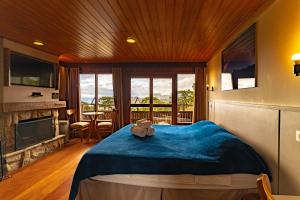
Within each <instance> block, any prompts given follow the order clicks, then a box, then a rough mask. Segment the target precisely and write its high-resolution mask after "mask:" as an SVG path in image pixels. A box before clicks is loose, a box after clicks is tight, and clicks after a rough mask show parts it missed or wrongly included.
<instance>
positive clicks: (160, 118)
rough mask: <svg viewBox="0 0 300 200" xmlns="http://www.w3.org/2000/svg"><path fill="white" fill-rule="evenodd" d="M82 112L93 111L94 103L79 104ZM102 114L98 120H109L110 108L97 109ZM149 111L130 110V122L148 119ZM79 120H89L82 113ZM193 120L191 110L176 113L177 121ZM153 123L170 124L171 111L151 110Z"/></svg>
mask: <svg viewBox="0 0 300 200" xmlns="http://www.w3.org/2000/svg"><path fill="white" fill-rule="evenodd" d="M81 111H82V112H91V111H94V105H81ZM99 111H101V112H103V113H104V114H103V115H101V116H99V119H98V120H110V119H111V110H103V109H99ZM149 114H150V112H149V111H131V112H130V119H131V123H136V121H137V120H140V119H149V116H150V115H149ZM81 120H83V121H89V120H90V119H89V118H88V117H87V116H84V115H82V116H81ZM192 121H193V111H179V112H178V114H177V123H179V124H185V123H187V124H189V123H192ZM153 124H172V111H153Z"/></svg>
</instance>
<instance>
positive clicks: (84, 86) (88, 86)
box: [80, 74, 96, 112]
mask: <svg viewBox="0 0 300 200" xmlns="http://www.w3.org/2000/svg"><path fill="white" fill-rule="evenodd" d="M95 88H96V87H95V74H80V102H81V112H89V111H94V110H95Z"/></svg>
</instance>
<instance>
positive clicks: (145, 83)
mask: <svg viewBox="0 0 300 200" xmlns="http://www.w3.org/2000/svg"><path fill="white" fill-rule="evenodd" d="M98 76H99V77H98V84H99V87H98V93H99V96H100V97H102V96H113V86H112V75H111V74H100V75H98ZM194 81H195V76H194V75H193V74H179V75H178V90H187V89H190V90H192V89H193V88H192V85H193V83H194ZM94 84H95V75H94V74H81V75H80V90H81V99H83V100H88V101H91V99H93V98H94V96H95V86H94ZM153 90H154V91H153V92H154V94H160V95H171V94H172V80H171V79H163V78H157V79H156V78H155V79H154V82H153ZM131 91H132V92H131V97H142V98H143V97H146V96H149V79H146V78H134V79H132V82H131Z"/></svg>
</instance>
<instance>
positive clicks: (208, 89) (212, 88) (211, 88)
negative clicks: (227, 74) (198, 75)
mask: <svg viewBox="0 0 300 200" xmlns="http://www.w3.org/2000/svg"><path fill="white" fill-rule="evenodd" d="M206 90H207V91H211V92H213V91H214V86H211V87H209V84H206Z"/></svg>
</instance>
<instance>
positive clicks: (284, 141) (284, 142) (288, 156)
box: [279, 111, 300, 195]
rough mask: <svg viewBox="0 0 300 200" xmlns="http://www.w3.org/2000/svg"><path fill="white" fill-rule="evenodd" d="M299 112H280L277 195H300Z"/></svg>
mask: <svg viewBox="0 0 300 200" xmlns="http://www.w3.org/2000/svg"><path fill="white" fill-rule="evenodd" d="M296 130H298V131H300V112H294V111H281V120H280V166H279V169H280V170H279V171H280V173H279V194H288V195H300V171H299V166H300V156H299V153H300V142H297V141H296Z"/></svg>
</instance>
